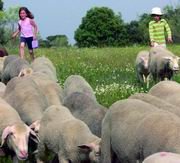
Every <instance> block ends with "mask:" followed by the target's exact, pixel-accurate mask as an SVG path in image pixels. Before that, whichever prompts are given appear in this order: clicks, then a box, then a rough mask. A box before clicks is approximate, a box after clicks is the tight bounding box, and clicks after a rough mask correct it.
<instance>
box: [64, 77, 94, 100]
mask: <svg viewBox="0 0 180 163" xmlns="http://www.w3.org/2000/svg"><path fill="white" fill-rule="evenodd" d="M74 92H82V93H84V94H86V95H88V96H89V97H91V98H92V99H93V100H95V101H96V96H95V94H94V92H93V89H92V87H91V86H90V85H89V83H88V82H87V81H86V80H85V79H84V78H83V77H82V76H80V75H70V76H69V77H68V78H67V79H66V80H65V82H64V97H67V96H69V95H70V94H72V93H74Z"/></svg>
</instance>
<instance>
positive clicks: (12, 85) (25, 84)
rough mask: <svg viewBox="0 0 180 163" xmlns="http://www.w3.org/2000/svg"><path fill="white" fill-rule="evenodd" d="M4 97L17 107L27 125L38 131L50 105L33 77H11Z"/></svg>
mask: <svg viewBox="0 0 180 163" xmlns="http://www.w3.org/2000/svg"><path fill="white" fill-rule="evenodd" d="M3 98H4V99H5V100H6V101H7V102H8V103H9V104H10V105H11V106H13V108H15V109H16V111H17V112H18V113H19V115H20V117H21V119H22V120H23V121H24V122H25V123H26V124H27V125H30V127H31V128H32V129H34V130H35V131H36V132H37V131H38V129H39V120H40V119H41V117H42V115H43V112H44V110H45V109H46V108H47V107H48V103H47V99H46V97H45V96H44V94H43V93H42V92H41V90H40V89H39V87H38V86H37V85H36V83H35V82H34V81H33V80H32V79H30V78H28V77H22V78H18V77H15V78H13V79H11V80H10V81H9V82H8V84H7V86H6V90H5V92H4V95H3Z"/></svg>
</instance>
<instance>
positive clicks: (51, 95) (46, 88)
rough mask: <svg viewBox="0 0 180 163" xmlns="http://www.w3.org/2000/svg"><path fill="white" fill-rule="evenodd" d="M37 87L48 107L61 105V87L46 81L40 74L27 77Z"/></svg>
mask: <svg viewBox="0 0 180 163" xmlns="http://www.w3.org/2000/svg"><path fill="white" fill-rule="evenodd" d="M28 77H29V78H31V79H32V80H33V81H34V82H35V83H36V84H37V86H38V87H39V89H40V90H41V92H42V93H43V94H44V96H45V97H46V99H47V102H48V106H51V105H61V104H62V102H63V89H62V88H61V86H60V85H59V84H58V83H56V82H55V81H53V80H50V79H47V78H46V77H44V74H42V73H36V72H34V73H33V74H32V75H30V76H28Z"/></svg>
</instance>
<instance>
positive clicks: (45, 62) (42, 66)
mask: <svg viewBox="0 0 180 163" xmlns="http://www.w3.org/2000/svg"><path fill="white" fill-rule="evenodd" d="M31 66H32V69H33V71H34V72H41V73H43V74H44V75H46V76H47V77H48V79H51V80H53V81H55V82H58V80H57V74H56V68H55V67H54V65H53V63H52V62H51V61H50V60H49V59H48V58H46V57H44V56H42V57H37V58H36V59H35V60H34V61H33V62H32V63H31Z"/></svg>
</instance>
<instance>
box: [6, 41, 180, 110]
mask: <svg viewBox="0 0 180 163" xmlns="http://www.w3.org/2000/svg"><path fill="white" fill-rule="evenodd" d="M168 49H169V50H170V51H172V52H173V53H174V54H176V55H178V56H180V46H179V45H169V46H168ZM141 50H149V47H145V46H144V47H143V46H133V47H122V48H120V47H118V48H82V49H79V48H49V49H47V48H38V49H36V50H35V53H36V56H46V57H48V58H49V59H50V60H51V61H52V62H53V64H54V65H55V67H56V70H57V75H58V80H59V84H60V85H61V86H62V87H63V83H64V81H65V80H66V78H67V77H68V76H69V75H74V74H77V75H81V76H83V77H84V78H85V79H86V80H87V81H88V83H89V84H90V85H91V86H92V88H93V90H94V92H95V94H96V97H97V100H98V102H99V103H100V104H102V105H104V106H106V107H109V106H111V105H112V104H113V103H114V102H116V101H117V100H121V99H125V98H127V97H129V96H130V95H131V94H134V93H136V92H147V91H148V89H147V88H146V86H145V85H142V84H139V83H138V82H137V78H136V73H135V66H134V62H135V58H136V55H137V53H138V52H139V51H141ZM8 51H9V53H10V54H17V53H18V49H14V48H11V49H8ZM26 57H29V55H28V53H27V51H26ZM27 59H28V58H27ZM173 80H175V81H177V82H180V73H177V74H176V75H175V76H174V77H173ZM154 84H155V83H154V82H151V83H150V88H151V87H152V86H153V85H154Z"/></svg>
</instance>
